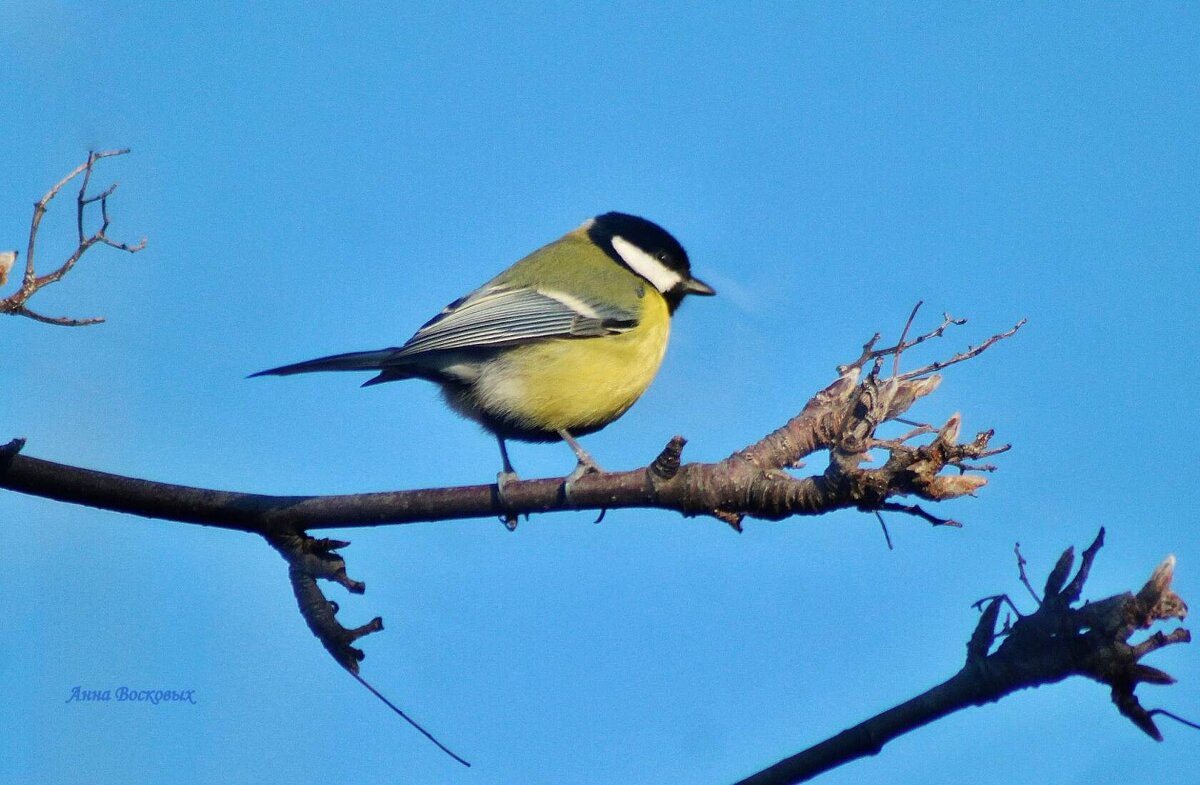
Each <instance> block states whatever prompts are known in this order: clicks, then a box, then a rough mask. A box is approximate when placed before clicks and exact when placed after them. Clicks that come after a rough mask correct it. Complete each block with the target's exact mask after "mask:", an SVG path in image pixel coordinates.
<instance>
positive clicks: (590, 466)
mask: <svg viewBox="0 0 1200 785" xmlns="http://www.w3.org/2000/svg"><path fill="white" fill-rule="evenodd" d="M603 473H604V470H603V469H601V468H600V465H599V464H598V463H596V462H595V461H593V460H592V459H591V458H590V457H588V458H586V459H585V458H584V457H583V456H580V458H579V463H577V464H575V468H574V470H572V471H571V473H570V474H568V475H567V477H566V480H565V481H564V482H563V493H564V495H565V496H566V499H567V501H570V500H571V491H572V490H574V488H575V483H576V482H577V481H578V480H579V479H580V478H582V477H584V476H586V475H588V474H603Z"/></svg>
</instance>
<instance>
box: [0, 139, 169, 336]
mask: <svg viewBox="0 0 1200 785" xmlns="http://www.w3.org/2000/svg"><path fill="white" fill-rule="evenodd" d="M128 152H129V150H128V149H123V150H102V151H93V152H90V153H88V158H87V161H85V162H84V163H82V164H80V165H79V166H77V167H75V168H74V169H73V170H71V171H70V172H69V173H67V175H66V176H65V177H63V178H62V179H61V180H59V181H58V182H57V183H55V184H54V187H52V188H51V189H50V190H49V191H47V192H46V193H45V195H43V196H42V198H41V199H39V200H38V201H37V202H35V203H34V205H33V220H32V221H31V222H30V226H29V242H28V244H27V245H26V250H25V272H24V275H22V277H21V287H20V288H19V289H18V290H17V291H15V292H13V293H12V294H10V295H9V296H8V297H5V298H3V299H0V313H8V314H13V315H14V316H26V317H28V318H30V319H34V320H36V321H39V322H44V323H45V324H55V325H60V326H64V327H81V326H84V325H89V324H98V323H100V322H103V321H104V319H102V318H98V317H92V318H87V319H72V318H69V317H66V316H46V315H44V314H41V313H38V312H36V311H33V310H31V309H30V308H29V306H28V305H27V303H28V302H29V299H30V298H31V297H33V295H35V294H37V292H38V291H40V290H41V289H43V288H44V287H46V286H49V285H50V284H52V283H57V282H58V281H60V280H62V278H63V276H65V275H67V273H69V272H71V270H72V269H73V268H74V267H75V265H76V263H78V262H79V260H80V259H82V258H83V255H84V254H85V253H87V251H88V250H89V249H90V248H91V247H92V246H94V245H107V246H109V247H110V248H116V249H117V250H120V251H126V252H128V253H137V252H138V251H140V250H142V249H143V248H145V247H146V240H145V238H142V240H140V241H139V242H137V243H132V244H130V243H123V242H117V241H115V240H112V239H111V238H109V236H108V228H109V226H110V224H111V219H110V218H109V215H108V199H109V197H110V196H112V194H113V192H114V191H116V189H117V183H113V184H112V185H110V186H109V187H107V188H105V189H104V190H103V191H101V192H99V193H97V194H93V195H89V194H88V186H89V185H90V184H91V180H92V171H93V169H94V168H95V166H96V163H97V162H98V161H100V160H101V159H104V158H112V157H113V156H118V155H125V154H126V153H128ZM80 175H83V181H82V183H81V185H80V187H79V193H78V195H77V196H76V198H75V229H76V235H77V237H78V245H77V246H76V248H75V250H74V251H72V252H71V254H70V255H69V256H68V257H67V258H66V260H65V261H64V262H63V263H62V264H60V265H59V266H58V267H56V268H55V269H53V270H51V271H50V272H48V273H45V274H43V275H38V273H37V268H36V266H35V259H36V257H37V240H38V231H39V229H40V228H41V225H42V217H43V216H45V214H46V211H47V210H48V209H49V206H50V202H51V201H53V200H54V197H56V196H58V193H59V191H61V190H62V189H63V188H65V187H66V185H67V183H69V182H71V181H72V180H74V179H75V178H76V177H79V176H80ZM97 203H98V204H99V205H100V228H99V229H97V230H95V231H94V232H88V231H87V229H86V228H85V225H86V213H87V207H88V206H89V205H93V204H97ZM15 261H16V252H15V251H6V252H4V253H2V254H0V286H3V285H4V282H5V281H6V280H7V277H8V272H9V269H10V268H11V267H12V264H13V263H14V262H15Z"/></svg>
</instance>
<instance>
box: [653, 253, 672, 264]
mask: <svg viewBox="0 0 1200 785" xmlns="http://www.w3.org/2000/svg"><path fill="white" fill-rule="evenodd" d="M654 258H655V259H657V260H658V261H660V262H662V263H663V264H667V263H668V262H670V261H671V254H669V253H667V252H666V251H659V252H658V253H656V254H654Z"/></svg>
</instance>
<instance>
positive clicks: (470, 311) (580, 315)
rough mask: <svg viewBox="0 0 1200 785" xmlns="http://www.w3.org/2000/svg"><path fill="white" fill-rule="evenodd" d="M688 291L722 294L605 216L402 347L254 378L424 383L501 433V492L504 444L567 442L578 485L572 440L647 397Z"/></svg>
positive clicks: (646, 231) (624, 218)
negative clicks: (348, 374)
mask: <svg viewBox="0 0 1200 785" xmlns="http://www.w3.org/2000/svg"><path fill="white" fill-rule="evenodd" d="M689 294H698V295H706V296H707V295H712V294H716V292H715V291H714V290H713V289H712V287H710V286H709V285H708V284H706V283H704V282H703V281H701V280H699V279H697V278H694V277H692V274H691V267H690V264H689V261H688V255H687V252H686V251H684V250H683V246H681V245H680V244H679V241H678V240H676V239H675V238H674V237H672V236H671V234H670V233H669V232H667V231H666V230H665V229H663V228H662V227H661V226H659V225H657V224H655V223H652V222H650V221H647V220H646V219H644V218H638V217H637V216H633V215H627V214H625V213H615V212H613V213H605V214H603V215H598V216H596V217H595V218H591V219H589V220H587V221H585V222H584V223H583V225H581V226H580V227H579V228H578V229H575V230H574V231H572V232H569V233H567V234H565V235H563V236H562V237H561V238H559V239H558V240H555V241H554V242H552V243H550V244H549V245H547V246H544V247H542V248H540V249H538V250H536V251H534V252H533V253H531V254H529V255H528V256H526V257H525V258H524V259H521V260H520V261H519V262H517V263H516V264H514V265H513V266H512V267H509V268H508V269H507V270H505V271H504V272H502V273H500V274H499V275H497V276H496V277H495V278H493V279H492V280H490V281H488V282H487V283H486V284H484V285H483V286H481V287H480V288H478V289H476V290H475V291H473V292H471V293H470V294H468V295H467V296H466V297H462V298H460V299H458V300H455V301H454V302H452V303H450V304H449V305H447V306H446V307H445V308H444V309H442V312H441V313H439V314H438V315H437V316H435V317H433V318H432V319H430V320H429V321H428V322H426V323H425V324H424V325H422V327H421V329H419V330H417V332H416V334H415V335H413V337H412V338H410V339H408V342H407V343H405V344H404V345H403V346H400V347H393V348H389V349H379V350H377V351H368V352H350V353H349V354H336V355H333V356H331V357H321V358H319V359H316V360H308V361H307V362H302V363H296V364H294V365H284V366H282V367H279V368H272V369H271V370H268V371H261V372H259V373H256V374H253V376H265V375H275V376H287V375H290V374H294V373H309V372H312V371H377V372H378V375H377V376H375V377H374V378H372V379H369V380H368V381H366V382H365V383H364V384H363V386H364V387H367V386H370V385H374V384H382V383H383V382H393V381H398V380H400V379H427V380H429V381H431V382H436V383H437V384H438V385H439V386H440V387H441V389H442V393H443V394H444V395H445V398H446V401H447V402H448V403H449V404H450V406H451V408H453V409H454V410H455V411H457V412H458V413H460V414H462V415H464V416H466V417H469V418H471V419H473V420H475V421H477V422H479V423H480V424H481V425H483V427H484V428H486V429H487V430H489V431H491V432H492V433H493V434H495V436H496V439H497V441H498V443H499V445H500V456H501V459H502V460H503V462H504V471H503V472H502V473H501V475H500V476H499V477H498V480H497V481H498V484H499V486H500V492H501V494H503V487H504V484H505V481H506V480H511V479H515V477H516V474H515V472H514V471H513V467H512V463H511V461H509V458H508V450H507V448H506V447H505V440H506V439H519V440H522V441H531V442H547V441H555V440H557V439H562V440H564V441H565V442H567V444H568V445H570V447H571V449H572V450H573V451H574V452H575V456H576V458H577V459H578V461H579V463H578V465H577V466H576V470H575V471H574V472H572V474H571V475H570V482H573V481H574V480H575V479H578V477H580V476H582V475H583V474H584V473H586V472H589V471H599V466H597V465H596V462H595V461H594V460H592V458H591V456H589V455H588V454H587V452H586V451H585V450H584V449H583V447H582V446H580V445H579V443H578V442H577V441H576V440H575V438H574V437H576V436H581V435H584V434H588V433H593V432H595V431H598V430H600V429H601V428H603V427H604V426H606V425H608V424H609V423H611V422H612V421H613V420H616V419H617V418H618V417H620V416H621V415H622V414H624V413H625V412H626V411H627V410H628V409H629V407H630V406H632V405H633V403H634V401H636V400H637V399H638V398H639V397H641V395H642V393H644V392H645V391H646V388H647V387H648V386H649V385H650V382H651V380H653V379H654V375H655V374H656V373H657V372H658V367H659V364H660V363H661V362H662V359H663V354H664V353H665V352H666V348H667V337H668V334H669V332H670V323H671V316H672V314H674V313H675V309H676V308H678V307H679V304H680V302H681V301H682V300H683V298H684V297H686V296H687V295H689ZM568 490H569V484H568Z"/></svg>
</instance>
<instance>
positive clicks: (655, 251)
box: [588, 213, 716, 313]
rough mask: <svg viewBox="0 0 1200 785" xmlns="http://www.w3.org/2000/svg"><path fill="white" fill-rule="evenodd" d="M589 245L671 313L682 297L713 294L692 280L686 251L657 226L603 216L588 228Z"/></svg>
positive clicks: (632, 217)
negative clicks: (645, 285)
mask: <svg viewBox="0 0 1200 785" xmlns="http://www.w3.org/2000/svg"><path fill="white" fill-rule="evenodd" d="M588 236H589V237H591V239H592V242H594V243H595V244H596V245H598V246H599V247H600V248H602V249H604V252H605V253H607V254H608V255H609V256H611V257H612V258H613V259H614V260H616V261H617V263H619V264H621V265H624V266H625V267H628V268H629V269H630V270H632V271H633V272H635V273H637V274H638V275H640V276H641V277H642V278H645V279H646V280H647V281H649V282H650V283H651V284H652V285H653V286H654V288H656V289H658V291H659V292H661V293H662V296H663V298H664V299H665V300H666V301H667V307H668V308H670V310H671V312H672V313H674V311H675V309H676V308H678V307H679V303H680V302H681V301H682V300H683V298H684V296H685V295H689V294H699V295H713V294H716V292H715V291H714V290H713V288H712V287H711V286H709V285H708V284H706V283H704V282H703V281H701V280H699V279H697V278H693V277H692V267H691V262H690V261H689V260H688V255H687V251H685V250H683V246H682V245H680V244H679V241H678V240H676V239H675V238H674V237H673V236H671V233H670V232H668V231H667V230H666V229H664V228H662V227H661V226H659V225H658V224H656V223H654V222H652V221H647V220H646V219H645V218H639V217H637V216H636V215H629V214H628V213H604V214H603V215H598V216H596V217H595V218H594V219H592V224H591V226H590V227H589V228H588Z"/></svg>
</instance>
